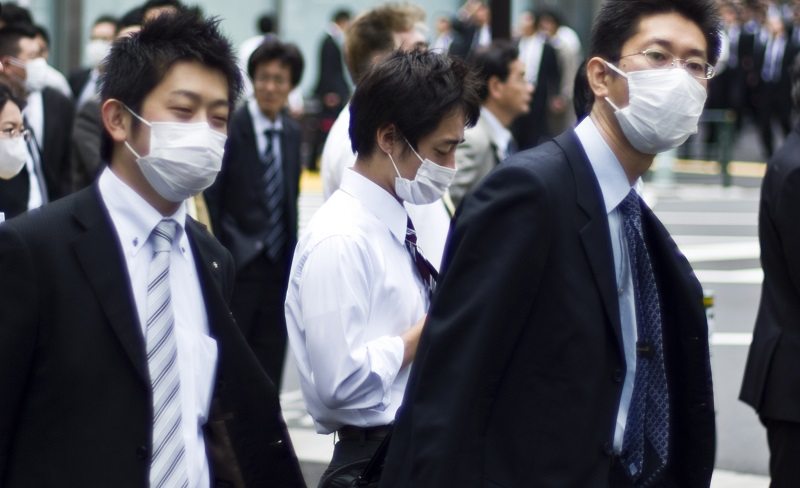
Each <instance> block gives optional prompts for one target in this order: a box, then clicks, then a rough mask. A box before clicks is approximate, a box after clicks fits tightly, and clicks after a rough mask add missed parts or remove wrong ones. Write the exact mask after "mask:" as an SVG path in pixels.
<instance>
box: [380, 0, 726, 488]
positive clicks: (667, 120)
mask: <svg viewBox="0 0 800 488" xmlns="http://www.w3.org/2000/svg"><path fill="white" fill-rule="evenodd" d="M718 26H719V19H718V17H717V13H716V8H715V5H714V2H713V1H712V0H659V1H655V0H607V1H606V2H605V3H604V4H603V6H602V7H601V9H600V12H599V13H598V16H597V17H596V19H595V25H594V29H593V35H592V42H591V47H590V50H589V55H590V56H589V60H588V62H587V66H586V74H587V78H586V80H584V81H585V82H586V87H585V89H586V90H588V94H589V98H587V99H588V100H591V104H590V105H591V106H590V107H587V112H588V113H589V116H588V117H586V118H585V119H584V120H583V121H581V122H580V124H579V125H578V126H577V127H576V128H575V129H574V130H568V131H567V132H565V133H563V134H561V135H560V136H558V137H557V138H556V139H555V140H553V141H551V142H547V143H545V144H543V145H541V146H539V147H537V148H534V149H531V150H528V151H524V152H522V153H518V154H517V155H515V156H512V157H511V158H509V159H508V160H507V161H506V162H504V163H503V164H501V165H500V166H498V168H497V169H496V170H495V171H493V172H492V173H490V174H489V175H488V176H487V177H486V178H485V179H484V180H483V181H482V183H481V184H479V186H478V187H477V188H476V189H475V190H474V191H473V192H472V193H471V194H469V195H468V196H467V197H466V198H465V200H464V202H463V203H462V205H461V207H460V210H459V212H458V213H457V215H456V217H455V221H454V224H453V230H452V233H451V235H450V240H449V242H448V247H447V249H446V251H445V258H444V262H445V264H444V266H443V273H442V275H441V281H440V282H439V285H438V288H437V293H436V295H435V296H434V298H433V303H432V305H431V308H430V310H429V314H428V321H427V323H426V326H425V329H424V332H423V335H422V338H421V342H420V347H419V350H418V352H417V360H416V362H415V364H414V367H413V369H412V372H411V377H410V379H409V384H408V388H407V390H406V396H405V404H404V406H403V407H402V408H401V411H400V413H399V415H398V419H397V422H396V427H395V434H394V438H393V440H392V445H391V447H390V451H389V454H388V458H387V462H386V467H385V471H384V473H383V477H382V480H384V481H383V483H382V485H381V486H382V487H383V488H387V487H392V488H394V487H415V488H420V487H422V488H425V487H439V486H459V487H479V486H480V487H484V486H498V487H499V486H504V487H506V486H507V487H519V486H537V487H540V486H547V487H550V486H558V487H575V488H585V487H608V486H610V487H614V488H616V487H643V486H651V487H681V488H695V487H697V488H700V487H703V488H707V487H708V486H709V483H710V479H711V474H712V471H713V465H714V446H715V432H714V399H713V392H712V387H711V368H710V361H709V349H708V348H709V346H708V327H707V323H706V318H705V313H704V310H703V306H702V289H701V287H700V283H699V282H698V281H697V278H696V277H695V276H694V274H693V273H692V270H691V268H690V266H689V263H688V261H687V260H686V258H685V257H684V256H682V255H681V254H680V252H679V251H678V248H677V246H676V245H675V243H674V241H673V240H672V239H671V237H670V236H669V234H668V232H667V231H666V229H665V228H664V226H663V225H662V224H661V222H659V220H658V219H657V218H656V217H655V215H654V214H653V212H652V211H651V210H650V209H649V208H648V207H647V205H646V204H645V203H644V202H643V201H642V199H641V198H640V197H639V195H638V193H637V191H636V185H637V183H638V182H639V181H640V178H641V176H642V175H643V174H644V173H645V172H646V171H647V170H648V169H649V168H650V166H651V165H652V163H653V159H654V155H655V154H656V153H658V152H660V151H664V150H667V149H670V148H673V147H676V146H678V145H680V144H681V143H683V142H684V141H685V140H686V139H687V138H688V137H689V135H691V134H692V133H694V132H696V130H697V122H698V119H699V116H700V113H701V112H702V108H703V104H704V103H705V98H706V86H707V83H708V81H707V80H708V78H710V77H711V76H713V74H714V70H713V68H712V66H713V64H714V63H715V62H716V60H717V57H718V54H719V48H720V40H719V37H718V36H717V35H716V33H717V32H718V29H719V27H718Z"/></svg>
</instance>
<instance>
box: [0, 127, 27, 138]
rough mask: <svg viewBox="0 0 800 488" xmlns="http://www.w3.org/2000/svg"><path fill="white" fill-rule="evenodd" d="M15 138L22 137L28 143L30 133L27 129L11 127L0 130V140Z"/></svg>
mask: <svg viewBox="0 0 800 488" xmlns="http://www.w3.org/2000/svg"><path fill="white" fill-rule="evenodd" d="M15 137H22V138H23V139H25V140H26V141H29V140H30V139H31V131H29V130H28V129H22V130H19V129H12V128H11V127H9V128H8V129H2V130H0V139H13V138H15Z"/></svg>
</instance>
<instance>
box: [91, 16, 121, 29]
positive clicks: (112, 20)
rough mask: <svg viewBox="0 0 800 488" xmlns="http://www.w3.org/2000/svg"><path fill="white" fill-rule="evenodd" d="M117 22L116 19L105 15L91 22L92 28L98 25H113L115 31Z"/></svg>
mask: <svg viewBox="0 0 800 488" xmlns="http://www.w3.org/2000/svg"><path fill="white" fill-rule="evenodd" d="M117 22H118V21H117V18H116V17H114V16H111V15H107V14H105V15H101V16H99V17H97V18H96V19H94V22H92V27H94V26H96V25H98V24H113V25H114V28H115V29H116V27H117Z"/></svg>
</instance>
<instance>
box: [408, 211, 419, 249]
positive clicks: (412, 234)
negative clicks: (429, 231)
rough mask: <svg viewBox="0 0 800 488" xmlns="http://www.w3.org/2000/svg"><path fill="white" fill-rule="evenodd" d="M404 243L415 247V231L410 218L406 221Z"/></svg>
mask: <svg viewBox="0 0 800 488" xmlns="http://www.w3.org/2000/svg"><path fill="white" fill-rule="evenodd" d="M406 242H409V243H411V244H413V245H414V246H415V247H416V245H417V231H416V229H414V224H413V223H412V222H411V217H409V218H408V220H407V221H406Z"/></svg>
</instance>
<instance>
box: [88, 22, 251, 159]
mask: <svg viewBox="0 0 800 488" xmlns="http://www.w3.org/2000/svg"><path fill="white" fill-rule="evenodd" d="M219 22H220V21H219V19H218V18H211V19H201V18H198V17H197V16H196V15H194V14H192V13H190V12H183V11H182V12H178V13H177V14H175V15H160V16H158V17H156V18H155V19H153V20H151V21H149V22H147V23H146V24H145V25H144V26H143V27H142V30H141V31H139V32H137V33H135V34H132V35H131V36H130V37H125V38H120V39H117V40H116V41H115V42H114V44H113V45H112V47H111V52H110V53H109V54H108V56H106V58H105V60H104V61H103V66H102V69H101V70H100V71H101V73H102V74H101V75H100V98H101V99H102V100H103V102H105V101H106V100H108V99H112V98H113V99H116V100H119V101H121V102H122V103H124V104H125V105H127V106H128V107H130V108H131V110H133V111H135V112H139V111H141V107H142V102H143V101H144V99H145V98H146V97H147V95H148V94H149V93H150V92H152V91H153V89H154V88H155V87H156V86H158V84H159V83H161V81H162V80H163V79H164V76H165V75H166V73H167V71H169V69H170V68H171V67H172V66H173V65H174V64H175V63H177V62H181V61H197V62H199V63H201V64H203V65H205V66H206V67H208V68H211V69H215V70H218V71H220V72H221V73H222V74H223V75H224V76H225V78H226V80H227V82H228V104H229V107H230V109H231V111H232V110H233V106H234V104H235V103H236V99H237V98H238V97H239V93H240V92H241V89H242V76H241V73H240V70H239V68H238V66H237V65H236V57H235V56H234V54H233V48H232V47H231V44H230V42H229V41H228V39H227V38H225V37H224V36H223V35H222V34H221V33H220V31H219ZM135 124H136V122H134V125H135ZM106 144H107V146H106ZM110 149H111V148H110V140H109V141H107V142H106V143H105V144H104V151H103V152H104V154H103V157H105V158H106V159H110V156H111V154H110ZM106 150H107V152H106Z"/></svg>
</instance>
